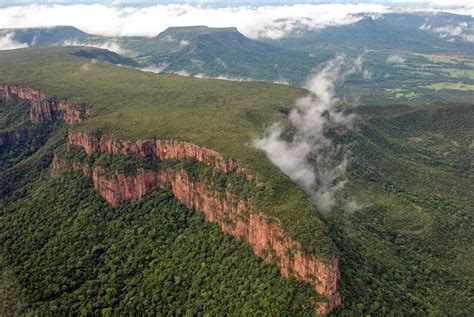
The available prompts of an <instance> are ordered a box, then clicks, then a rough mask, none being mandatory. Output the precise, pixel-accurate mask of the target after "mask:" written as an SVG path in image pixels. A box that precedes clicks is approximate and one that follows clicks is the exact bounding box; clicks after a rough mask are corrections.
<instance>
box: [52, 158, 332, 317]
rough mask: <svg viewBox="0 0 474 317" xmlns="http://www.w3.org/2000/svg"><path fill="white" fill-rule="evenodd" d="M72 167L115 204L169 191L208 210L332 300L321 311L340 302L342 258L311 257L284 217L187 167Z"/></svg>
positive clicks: (212, 219)
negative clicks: (197, 177) (196, 177)
mask: <svg viewBox="0 0 474 317" xmlns="http://www.w3.org/2000/svg"><path fill="white" fill-rule="evenodd" d="M62 168H64V162H63V161H62V160H60V159H58V158H55V163H53V168H52V174H57V173H58V172H59V170H60V169H62ZM72 168H73V170H76V171H81V172H82V173H83V174H84V175H89V176H91V178H92V182H93V184H94V187H95V189H97V190H98V191H99V192H100V194H101V196H102V197H103V198H104V199H105V200H106V201H107V202H109V203H110V204H112V205H117V204H119V203H120V202H122V201H127V200H138V199H140V198H142V197H143V196H145V195H146V194H147V193H149V192H150V191H151V190H153V189H157V188H161V189H168V190H170V191H171V192H172V193H173V194H174V196H175V197H176V198H177V199H178V200H179V201H180V202H182V203H183V204H184V205H186V206H187V207H188V208H193V209H195V210H198V211H201V212H203V213H204V215H205V217H206V220H207V221H209V222H214V223H217V224H218V225H219V226H220V228H221V229H222V231H224V232H225V233H227V234H229V235H231V236H233V237H235V238H236V239H239V240H244V241H246V242H247V243H248V244H249V245H250V246H251V247H252V249H253V251H254V253H255V254H256V255H257V256H259V257H261V258H263V259H264V260H265V261H267V262H271V261H275V262H276V264H277V265H278V267H279V268H280V272H281V274H282V275H283V276H284V277H289V276H291V277H294V278H296V279H297V280H300V281H303V282H306V283H309V284H310V285H312V286H313V287H314V288H315V290H316V292H317V293H319V294H321V295H323V296H324V297H325V298H326V299H327V302H325V303H321V304H320V306H319V307H318V311H317V313H318V314H326V313H328V312H329V311H330V310H331V309H333V308H334V307H336V306H337V305H339V304H340V302H341V298H340V295H339V292H338V288H337V287H338V281H339V277H340V273H339V264H338V258H337V257H333V258H332V259H331V260H330V262H329V263H327V262H323V261H321V260H318V259H317V258H315V257H311V256H307V255H305V254H303V253H302V252H301V246H300V245H299V244H298V243H296V242H294V241H292V240H291V239H289V238H287V237H286V236H285V233H284V232H283V230H282V229H281V227H280V225H279V221H278V220H277V219H274V218H270V217H269V216H266V215H264V214H263V213H259V212H251V210H253V208H252V206H251V203H250V202H249V201H235V200H233V199H232V193H229V192H227V193H225V194H223V193H220V192H217V191H215V190H213V189H211V188H210V187H209V186H208V185H206V184H205V183H202V182H193V181H191V180H190V178H189V177H188V175H187V174H186V172H185V171H183V170H181V171H175V170H172V169H168V170H165V171H160V172H157V171H149V170H143V169H142V170H138V171H137V173H136V175H134V176H127V175H124V174H121V173H118V172H115V173H113V174H112V176H111V177H106V176H105V170H103V169H102V168H100V167H95V168H94V169H91V168H89V166H86V165H81V164H79V163H73V166H72Z"/></svg>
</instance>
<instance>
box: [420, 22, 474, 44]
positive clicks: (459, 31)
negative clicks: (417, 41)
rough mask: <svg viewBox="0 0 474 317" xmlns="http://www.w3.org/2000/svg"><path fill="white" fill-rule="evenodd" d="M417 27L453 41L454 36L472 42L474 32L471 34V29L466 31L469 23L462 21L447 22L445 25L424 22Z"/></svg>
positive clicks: (469, 26) (473, 40)
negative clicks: (455, 22)
mask: <svg viewBox="0 0 474 317" xmlns="http://www.w3.org/2000/svg"><path fill="white" fill-rule="evenodd" d="M419 29H420V30H424V31H431V32H433V33H436V34H438V35H439V37H441V38H445V39H447V40H448V41H450V42H453V41H454V39H455V38H457V39H460V40H462V41H467V42H474V34H472V31H471V32H470V33H466V29H467V30H470V29H471V25H470V24H469V23H467V22H462V23H458V24H448V25H445V26H438V27H434V26H432V25H430V24H428V23H424V24H423V25H421V26H420V27H419Z"/></svg>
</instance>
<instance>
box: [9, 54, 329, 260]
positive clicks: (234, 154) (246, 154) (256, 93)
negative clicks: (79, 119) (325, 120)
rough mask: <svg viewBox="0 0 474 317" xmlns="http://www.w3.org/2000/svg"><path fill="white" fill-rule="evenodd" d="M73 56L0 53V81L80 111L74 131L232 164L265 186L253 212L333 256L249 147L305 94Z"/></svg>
mask: <svg viewBox="0 0 474 317" xmlns="http://www.w3.org/2000/svg"><path fill="white" fill-rule="evenodd" d="M75 50H77V49H73V48H64V47H61V48H60V47H54V48H53V47H51V48H41V49H22V50H18V51H10V52H8V51H6V52H2V53H0V82H1V83H3V84H17V83H21V84H23V85H26V86H30V87H33V88H36V89H40V90H42V91H44V92H45V93H47V94H48V95H50V96H56V97H59V98H64V99H68V100H69V101H70V102H71V103H72V104H74V105H78V106H82V105H86V106H87V107H89V108H90V110H91V118H89V119H88V120H87V121H86V122H85V123H83V124H79V125H75V126H74V129H77V130H81V131H85V132H88V133H91V134H92V133H108V134H111V135H112V136H113V138H116V139H123V140H137V139H148V138H162V139H177V140H180V141H188V142H191V143H194V144H198V145H201V146H204V147H206V148H210V149H213V150H216V151H217V152H219V153H221V154H222V155H223V156H224V157H226V158H235V159H238V160H239V161H240V162H241V163H242V165H243V166H245V167H246V168H248V169H249V170H250V171H251V172H252V173H253V174H254V175H256V177H257V179H259V180H261V181H263V182H264V183H265V185H266V187H267V194H268V195H267V197H266V199H265V200H261V201H262V202H263V203H262V204H259V205H257V206H256V207H257V208H258V209H259V210H260V211H262V212H264V213H267V214H269V215H270V216H275V217H277V218H278V219H280V220H281V221H282V226H283V229H284V230H285V232H287V233H288V236H289V237H290V238H292V239H294V240H295V241H299V242H301V245H302V248H303V250H304V251H306V252H308V253H311V254H317V255H319V256H321V257H322V258H329V257H330V256H331V255H333V254H334V253H335V249H334V246H333V243H332V241H331V239H330V238H329V236H328V235H327V230H326V229H325V227H324V225H323V223H322V221H321V220H320V219H319V218H318V216H317V214H316V211H315V209H314V207H313V206H312V205H311V203H310V202H309V201H308V200H307V199H306V198H305V195H304V193H303V191H302V190H301V189H300V188H299V187H298V186H297V185H296V184H294V183H293V182H292V181H290V179H289V178H288V177H286V176H285V175H284V174H282V173H281V172H280V171H279V170H278V168H276V167H275V166H273V165H272V164H271V162H270V161H269V160H268V159H267V158H266V156H265V154H264V153H263V152H262V151H259V150H257V149H256V148H254V147H253V146H252V144H251V143H252V141H253V139H254V138H256V137H257V136H260V135H262V133H263V132H264V129H265V127H266V126H268V125H269V124H271V123H273V122H275V121H277V120H281V119H282V118H284V113H285V109H288V108H290V107H291V106H292V105H293V103H294V101H295V99H297V98H298V97H300V96H303V95H304V94H305V91H304V90H300V89H295V88H293V87H290V86H286V85H270V84H265V83H254V82H252V83H250V82H241V83H240V82H239V83H237V82H228V81H222V80H203V79H196V78H187V77H183V76H177V75H170V74H164V75H160V74H151V73H144V72H141V71H137V70H132V69H128V68H120V67H117V66H114V65H110V64H104V63H95V64H90V65H89V67H88V68H87V69H84V67H83V65H84V64H86V63H90V61H89V60H87V59H84V58H78V57H75V56H73V55H72V54H71V53H73V52H74V51H75Z"/></svg>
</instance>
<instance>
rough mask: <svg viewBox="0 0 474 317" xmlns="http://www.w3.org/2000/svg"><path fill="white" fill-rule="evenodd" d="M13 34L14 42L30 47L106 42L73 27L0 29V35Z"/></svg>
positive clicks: (101, 38)
mask: <svg viewBox="0 0 474 317" xmlns="http://www.w3.org/2000/svg"><path fill="white" fill-rule="evenodd" d="M4 34H13V37H12V40H14V41H16V42H19V43H26V44H28V46H34V47H36V46H37V47H39V46H48V45H63V44H64V43H65V42H66V43H67V42H78V41H81V42H83V41H91V40H104V39H105V38H103V37H100V36H95V35H91V34H88V33H85V32H82V31H81V30H79V29H77V28H75V27H72V26H56V27H51V28H25V29H0V35H4Z"/></svg>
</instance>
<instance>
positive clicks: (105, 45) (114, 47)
mask: <svg viewBox="0 0 474 317" xmlns="http://www.w3.org/2000/svg"><path fill="white" fill-rule="evenodd" d="M62 46H86V47H95V48H101V49H104V50H108V51H111V52H114V53H117V54H125V53H126V50H124V49H123V48H122V47H121V46H120V45H119V44H118V43H117V42H115V41H113V40H110V41H104V42H81V41H76V40H66V41H64V42H63V44H62Z"/></svg>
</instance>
